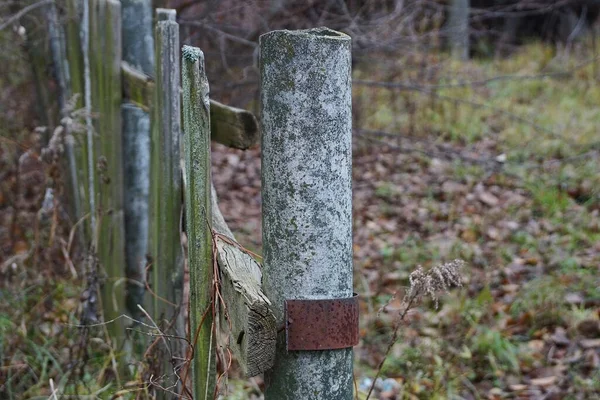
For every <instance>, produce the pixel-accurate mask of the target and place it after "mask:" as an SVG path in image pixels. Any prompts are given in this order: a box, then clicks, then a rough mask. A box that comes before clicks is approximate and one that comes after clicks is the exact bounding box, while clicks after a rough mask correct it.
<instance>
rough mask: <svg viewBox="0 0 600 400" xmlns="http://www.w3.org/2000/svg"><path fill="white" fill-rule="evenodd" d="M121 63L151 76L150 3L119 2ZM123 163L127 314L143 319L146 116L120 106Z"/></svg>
mask: <svg viewBox="0 0 600 400" xmlns="http://www.w3.org/2000/svg"><path fill="white" fill-rule="evenodd" d="M121 4H122V18H123V23H122V28H121V32H122V35H123V61H125V62H127V63H128V64H129V65H130V66H132V67H134V68H135V69H137V70H139V71H141V72H143V73H144V74H145V75H147V76H154V49H153V44H154V38H153V33H152V1H151V0H122V1H121ZM123 153H124V155H125V158H124V159H123V164H124V169H125V175H124V184H125V188H124V192H125V194H124V196H125V210H124V212H125V255H126V256H125V257H126V260H125V261H126V276H127V291H126V304H127V310H128V311H129V313H130V314H131V316H132V317H133V318H135V319H136V320H139V319H141V318H142V317H143V314H142V312H141V310H140V309H139V308H138V306H137V305H138V304H143V303H144V292H145V284H144V283H145V281H146V254H147V251H148V218H149V215H148V211H149V208H148V207H149V206H148V201H149V199H148V196H149V191H150V116H149V114H148V111H147V110H142V109H141V108H140V107H139V106H137V105H133V104H131V103H127V104H124V105H123Z"/></svg>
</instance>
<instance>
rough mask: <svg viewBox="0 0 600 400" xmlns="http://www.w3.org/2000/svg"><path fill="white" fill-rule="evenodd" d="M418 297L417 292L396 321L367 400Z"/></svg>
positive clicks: (367, 399)
mask: <svg viewBox="0 0 600 400" xmlns="http://www.w3.org/2000/svg"><path fill="white" fill-rule="evenodd" d="M418 295H419V292H418V291H416V292H415V293H414V294H412V295H411V296H410V298H409V299H408V302H407V304H406V308H405V309H404V311H402V314H400V317H399V318H398V321H396V324H395V325H394V333H392V337H391V339H390V342H389V343H388V347H387V349H386V350H385V353H384V355H383V358H382V359H381V361H380V362H379V365H378V366H377V373H376V374H375V378H374V379H373V382H372V383H371V387H369V393H367V398H366V400H369V398H370V397H371V393H372V392H373V389H374V388H375V383H376V382H377V378H379V375H380V374H381V369H382V368H383V364H385V360H387V358H388V356H389V354H390V352H391V351H392V347H394V345H395V344H396V341H397V340H398V331H399V330H400V325H401V324H402V322H403V321H404V317H406V314H408V310H410V308H411V307H412V305H413V303H414V302H415V300H416V299H417V297H418Z"/></svg>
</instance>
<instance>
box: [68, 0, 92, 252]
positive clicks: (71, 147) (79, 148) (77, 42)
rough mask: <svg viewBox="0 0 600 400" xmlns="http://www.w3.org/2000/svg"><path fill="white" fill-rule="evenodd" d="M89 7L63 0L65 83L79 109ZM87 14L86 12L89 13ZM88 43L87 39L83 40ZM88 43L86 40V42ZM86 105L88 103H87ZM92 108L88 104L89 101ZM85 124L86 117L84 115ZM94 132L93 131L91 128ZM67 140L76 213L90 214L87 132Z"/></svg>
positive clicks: (86, 228) (87, 226) (86, 231)
mask: <svg viewBox="0 0 600 400" xmlns="http://www.w3.org/2000/svg"><path fill="white" fill-rule="evenodd" d="M86 7H88V3H87V2H85V1H79V0H67V2H66V26H65V42H66V46H65V47H66V48H65V50H66V55H67V61H68V70H69V74H68V75H69V79H68V87H69V92H70V93H71V95H76V96H77V102H76V104H75V107H76V109H80V108H82V107H83V106H84V104H86V105H87V103H85V102H84V100H85V99H86V96H85V93H86V92H85V85H84V58H83V51H82V50H83V47H82V44H83V42H82V40H81V39H82V38H83V36H84V30H85V37H86V38H87V36H88V34H87V29H88V25H89V24H86V25H84V24H83V23H82V22H83V21H82V17H83V15H82V14H83V10H84V8H86ZM88 17H89V14H88ZM86 43H87V40H86ZM86 46H87V44H86ZM86 109H87V107H86ZM90 110H91V105H90ZM86 124H87V117H86ZM89 127H90V130H91V128H92V121H91V118H89ZM92 133H93V132H92ZM69 142H70V143H69V144H67V148H66V150H67V153H68V152H71V151H72V152H73V153H74V164H75V167H74V168H73V170H72V171H71V174H72V175H74V178H73V182H77V185H76V186H75V187H74V191H75V193H74V197H75V199H74V204H76V205H78V208H76V214H75V217H76V219H77V220H78V219H79V218H82V217H83V216H84V215H90V214H91V208H90V198H89V195H90V177H89V172H90V170H89V167H88V165H89V163H88V150H89V148H88V146H87V134H86V135H80V136H79V137H69ZM91 221H92V218H91V217H90V218H87V219H86V220H85V221H84V222H83V224H82V230H81V233H82V235H81V236H82V237H83V239H84V241H83V242H84V243H89V240H90V238H91V232H92V230H91V225H92V224H91Z"/></svg>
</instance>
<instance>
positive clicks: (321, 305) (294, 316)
mask: <svg viewBox="0 0 600 400" xmlns="http://www.w3.org/2000/svg"><path fill="white" fill-rule="evenodd" d="M285 333H286V344H287V349H288V351H290V350H333V349H344V348H347V347H353V346H356V345H357V344H358V295H357V294H356V293H354V295H353V296H352V297H350V298H348V299H323V300H298V299H295V300H286V301H285Z"/></svg>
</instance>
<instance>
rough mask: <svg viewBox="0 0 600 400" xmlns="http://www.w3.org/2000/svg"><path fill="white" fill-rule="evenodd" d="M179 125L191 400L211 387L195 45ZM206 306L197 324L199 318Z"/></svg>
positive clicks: (202, 123) (209, 263) (209, 258)
mask: <svg viewBox="0 0 600 400" xmlns="http://www.w3.org/2000/svg"><path fill="white" fill-rule="evenodd" d="M182 54H183V57H182V62H181V66H182V73H181V77H182V81H183V129H184V132H185V134H184V149H185V166H186V174H187V186H186V189H187V190H186V191H185V210H186V222H187V234H188V260H189V268H190V333H191V335H192V340H194V336H195V334H196V331H197V330H199V331H198V339H197V341H196V342H195V343H193V344H194V359H193V360H192V385H193V392H194V399H195V400H209V399H212V398H213V396H214V390H215V374H216V371H215V343H216V340H215V335H214V330H213V310H214V304H213V299H212V292H213V283H214V282H213V279H214V277H213V255H212V232H211V228H210V217H211V215H212V212H211V201H210V182H211V178H210V108H209V107H210V103H209V99H208V95H209V89H208V79H207V78H206V71H205V68H204V54H203V53H202V51H201V50H200V49H198V48H196V47H191V46H184V47H183V50H182ZM206 310H208V314H207V317H206V318H205V319H204V321H203V323H202V326H199V324H200V321H201V320H202V316H203V315H204V313H205V311H206Z"/></svg>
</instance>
